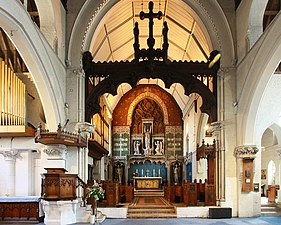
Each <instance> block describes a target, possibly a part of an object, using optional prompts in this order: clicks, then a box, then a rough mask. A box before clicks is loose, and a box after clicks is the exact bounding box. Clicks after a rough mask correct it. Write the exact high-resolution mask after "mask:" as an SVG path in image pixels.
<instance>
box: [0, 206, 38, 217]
mask: <svg viewBox="0 0 281 225" xmlns="http://www.w3.org/2000/svg"><path fill="white" fill-rule="evenodd" d="M0 220H21V221H24V220H29V221H38V220H39V202H0Z"/></svg>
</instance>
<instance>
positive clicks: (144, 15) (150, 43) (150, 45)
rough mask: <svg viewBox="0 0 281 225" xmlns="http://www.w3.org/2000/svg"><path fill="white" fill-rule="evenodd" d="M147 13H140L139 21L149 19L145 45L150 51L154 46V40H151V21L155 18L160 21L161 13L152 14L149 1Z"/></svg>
mask: <svg viewBox="0 0 281 225" xmlns="http://www.w3.org/2000/svg"><path fill="white" fill-rule="evenodd" d="M148 8H149V12H148V13H144V12H143V11H141V12H140V19H141V20H144V19H146V18H148V19H149V38H148V39H147V45H148V48H149V49H152V48H153V46H154V44H155V39H154V38H153V19H154V18H157V19H158V20H161V19H162V12H161V11H159V12H158V13H154V12H153V2H152V1H150V2H149V3H148Z"/></svg>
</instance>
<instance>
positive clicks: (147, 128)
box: [143, 125, 151, 155]
mask: <svg viewBox="0 0 281 225" xmlns="http://www.w3.org/2000/svg"><path fill="white" fill-rule="evenodd" d="M150 135H151V126H150V125H149V126H145V128H144V144H145V148H144V149H143V150H144V154H145V155H147V154H149V153H150Z"/></svg>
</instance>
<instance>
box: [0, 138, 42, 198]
mask: <svg viewBox="0 0 281 225" xmlns="http://www.w3.org/2000/svg"><path fill="white" fill-rule="evenodd" d="M39 146H41V144H37V143H35V142H34V138H32V137H15V138H12V139H11V138H3V137H2V138H1V142H0V152H1V151H11V150H15V151H18V152H19V155H20V157H19V158H17V159H16V161H15V167H14V168H15V195H17V196H28V195H40V193H41V177H40V170H41V168H40V167H38V166H36V164H35V163H36V160H37V163H39V165H40V161H41V159H40V158H41V154H40V153H39V152H37V150H38V148H39ZM37 165H38V164H37ZM0 171H3V173H1V175H0V196H1V195H5V194H6V185H5V184H7V181H8V179H9V177H7V176H6V175H7V174H9V171H8V168H7V164H6V161H5V159H4V157H3V155H2V154H0ZM2 187H3V188H2Z"/></svg>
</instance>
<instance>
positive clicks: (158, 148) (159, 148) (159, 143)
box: [155, 141, 164, 155]
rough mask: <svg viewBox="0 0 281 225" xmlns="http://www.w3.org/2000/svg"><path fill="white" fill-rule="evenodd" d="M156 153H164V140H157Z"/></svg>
mask: <svg viewBox="0 0 281 225" xmlns="http://www.w3.org/2000/svg"><path fill="white" fill-rule="evenodd" d="M155 145H156V148H155V155H163V150H164V149H163V142H162V141H156V144H155Z"/></svg>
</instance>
